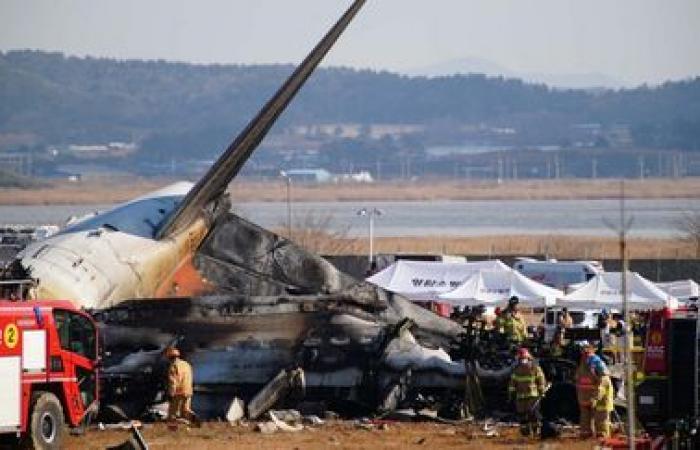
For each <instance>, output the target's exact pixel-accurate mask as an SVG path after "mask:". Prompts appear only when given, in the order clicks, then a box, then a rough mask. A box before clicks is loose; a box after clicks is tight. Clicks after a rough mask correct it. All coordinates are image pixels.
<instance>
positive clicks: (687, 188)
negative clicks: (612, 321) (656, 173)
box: [0, 178, 700, 205]
mask: <svg viewBox="0 0 700 450" xmlns="http://www.w3.org/2000/svg"><path fill="white" fill-rule="evenodd" d="M173 181H174V180H166V179H162V180H143V179H100V180H88V181H82V182H77V183H72V182H67V181H61V182H53V184H52V185H50V186H45V187H40V188H34V189H0V204H3V205H28V204H32V205H41V204H45V205H50V204H79V203H80V204H85V203H94V204H97V203H114V202H121V201H126V200H130V199H132V198H134V197H137V196H139V195H142V194H145V193H147V192H150V191H152V190H155V189H158V188H160V187H163V186H165V185H167V184H169V183H171V182H173ZM230 192H231V194H232V198H233V199H235V201H236V202H248V201H285V199H286V186H285V184H284V183H283V182H282V181H269V182H264V183H259V182H256V183H254V182H248V181H241V180H237V181H235V182H234V183H233V184H232V185H231V188H230ZM619 195H620V182H619V181H618V180H579V179H576V180H537V181H530V180H526V181H508V182H504V183H500V184H498V183H495V182H477V181H475V182H465V181H461V182H456V181H439V180H435V181H423V182H403V183H402V182H387V183H373V184H353V185H346V184H323V185H309V184H303V185H302V184H295V185H293V186H292V197H293V199H294V201H357V200H365V201H371V200H391V201H401V200H426V201H428V200H518V199H519V200H527V199H602V198H618V197H619ZM625 196H626V197H627V198H699V197H700V178H680V179H668V178H659V179H646V180H627V181H625Z"/></svg>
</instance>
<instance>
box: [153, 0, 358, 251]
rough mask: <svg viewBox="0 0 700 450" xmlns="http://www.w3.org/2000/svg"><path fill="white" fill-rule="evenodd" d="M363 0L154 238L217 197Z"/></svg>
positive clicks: (181, 223) (177, 228) (178, 226)
mask: <svg viewBox="0 0 700 450" xmlns="http://www.w3.org/2000/svg"><path fill="white" fill-rule="evenodd" d="M364 3H365V0H355V2H354V3H353V4H352V5H351V6H350V8H348V10H347V11H346V12H345V14H343V16H342V17H341V18H340V19H339V20H338V22H336V24H335V25H334V26H333V28H331V29H330V31H328V33H327V34H326V35H325V36H324V37H323V39H321V41H320V42H319V43H318V44H317V45H316V47H314V49H313V50H312V51H311V53H309V55H308V56H307V57H306V59H304V61H303V62H302V63H301V64H300V65H299V66H298V67H297V68H296V70H295V71H294V72H293V73H292V75H291V76H290V77H289V78H288V79H287V81H286V82H285V83H284V84H283V85H282V87H281V88H280V89H279V90H278V91H277V92H276V93H275V95H274V96H273V97H272V98H271V99H270V100H268V102H267V103H266V104H265V106H263V108H262V109H261V110H260V112H258V114H257V115H256V116H255V118H253V120H251V121H250V123H249V124H248V125H247V126H246V128H245V129H244V130H243V131H242V132H241V133H240V134H239V135H238V136H237V137H236V139H235V140H234V141H233V142H232V143H231V145H229V147H228V148H227V149H226V151H225V152H224V153H223V154H222V155H221V156H220V157H219V159H218V160H217V161H216V162H215V163H214V165H213V166H212V167H211V169H209V171H208V172H207V173H206V174H205V175H204V176H203V177H202V178H201V179H200V180H199V182H197V184H195V186H194V187H193V188H192V190H190V192H189V193H188V194H187V196H185V198H184V199H183V200H182V202H181V203H180V204H179V205H178V207H177V208H176V209H175V210H174V211H173V212H172V213H171V214H170V216H169V217H168V218H166V219H165V220H164V222H163V225H162V226H161V227H160V229H159V230H158V232H157V234H156V238H157V239H161V238H164V237H167V236H169V235H171V234H174V233H177V232H178V231H180V230H182V229H183V228H184V227H185V226H187V225H188V224H190V223H191V222H192V221H193V220H194V219H195V218H196V217H198V216H199V214H200V213H201V211H202V209H203V208H204V207H205V206H206V205H207V204H209V203H210V202H211V201H213V200H215V199H216V198H218V197H219V196H220V195H221V194H223V192H224V191H225V190H226V187H227V186H228V184H229V183H230V182H231V180H232V179H233V178H234V177H235V176H236V174H237V173H238V172H239V171H240V170H241V167H243V164H245V162H246V161H247V160H248V158H249V157H250V155H251V154H252V153H253V151H254V150H255V149H256V148H257V146H258V145H259V144H260V141H262V139H263V138H264V137H265V135H266V134H267V132H268V131H269V130H270V128H271V127H272V125H273V124H274V123H275V121H276V120H277V118H278V117H279V115H280V114H281V113H282V111H284V110H285V108H286V107H287V105H288V104H289V102H290V101H291V100H292V99H293V98H294V96H295V95H296V93H297V92H298V91H299V89H300V88H301V87H302V86H303V85H304V83H305V82H306V80H307V79H308V78H309V76H310V75H311V74H312V73H313V71H314V69H316V67H317V66H318V64H319V63H320V62H321V60H322V59H323V57H324V56H325V55H326V53H328V51H329V50H330V48H331V47H332V46H333V44H334V43H335V41H336V40H337V39H338V37H339V36H340V35H341V33H342V32H343V31H344V30H345V28H346V27H347V25H348V24H349V23H350V21H351V20H352V19H353V17H354V16H355V14H357V12H358V11H359V10H360V8H361V7H362V6H363V5H364Z"/></svg>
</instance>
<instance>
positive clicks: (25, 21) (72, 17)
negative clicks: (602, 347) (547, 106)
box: [0, 0, 700, 83]
mask: <svg viewBox="0 0 700 450" xmlns="http://www.w3.org/2000/svg"><path fill="white" fill-rule="evenodd" d="M349 4H350V1H349V0H197V1H194V0H191V1H188V0H150V1H149V0H114V1H102V0H0V49H2V50H9V49H19V48H31V49H44V50H57V51H63V52H66V53H69V54H74V55H94V56H109V57H117V58H147V59H167V60H178V61H190V62H201V63H209V62H218V63H270V62H293V63H297V62H299V60H300V59H301V58H302V57H303V56H304V55H305V54H306V52H307V51H308V50H309V49H310V48H311V46H312V45H313V44H314V43H315V41H316V40H317V39H318V38H319V37H320V36H321V35H322V34H323V33H324V32H325V31H326V29H327V28H328V26H329V25H330V24H331V23H333V22H334V21H335V20H336V19H337V17H338V16H339V15H340V14H341V13H342V11H343V10H344V9H345V8H346V7H347V6H348V5H349ZM465 57H478V58H485V59H488V60H490V61H493V62H495V63H498V64H500V65H503V66H505V67H507V68H509V69H512V70H515V71H518V72H543V73H552V74H566V73H589V72H600V73H604V74H607V75H610V76H613V77H617V78H620V79H623V80H626V81H628V82H633V83H641V82H652V83H656V82H659V81H661V80H665V79H669V78H670V79H678V78H686V77H689V76H695V75H700V0H577V1H574V0H368V2H367V5H365V8H364V9H363V10H362V11H361V12H360V14H359V16H358V17H357V20H356V21H355V22H354V23H353V24H351V25H350V27H349V29H348V30H347V32H346V33H345V34H344V35H343V37H342V38H341V40H340V42H339V43H338V45H337V46H336V47H335V48H334V49H333V50H332V51H331V53H330V54H329V57H328V59H327V60H326V65H349V66H354V67H370V68H378V69H390V70H407V69H414V68H419V67H423V66H427V65H430V64H433V63H438V62H443V61H445V60H452V59H459V58H465Z"/></svg>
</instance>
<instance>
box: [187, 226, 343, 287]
mask: <svg viewBox="0 0 700 450" xmlns="http://www.w3.org/2000/svg"><path fill="white" fill-rule="evenodd" d="M212 260H214V261H216V262H217V263H218V264H212ZM195 264H196V265H197V267H198V268H199V269H200V271H201V272H202V275H204V276H205V277H206V278H207V279H210V280H211V279H214V278H216V279H219V280H222V281H223V282H224V283H225V284H224V286H222V287H223V288H225V289H226V288H227V286H240V287H241V288H243V289H244V290H243V291H242V292H241V293H249V294H251V295H269V294H270V291H269V290H268V289H269V286H266V285H265V284H264V283H260V284H258V287H260V288H261V289H262V291H261V292H256V291H254V290H253V291H251V288H255V287H256V283H251V280H250V278H251V277H258V278H260V279H266V280H270V281H272V280H274V284H277V285H280V284H281V285H285V286H288V287H292V288H294V289H295V290H296V291H297V293H305V294H315V293H331V292H338V291H339V290H341V289H343V288H345V287H348V286H350V285H351V284H352V283H353V282H355V280H354V279H353V278H351V277H349V276H348V275H345V274H343V273H341V272H340V271H338V270H337V269H336V268H335V267H333V265H332V264H330V263H329V262H328V261H326V260H325V259H323V258H321V257H320V256H317V255H314V254H312V253H309V252H307V251H305V250H304V249H302V248H301V247H299V246H297V245H296V244H294V243H293V242H291V241H288V240H287V239H284V238H282V237H280V236H278V235H276V234H274V233H272V232H270V231H268V230H265V229H264V228H261V227H259V226H257V225H255V224H253V223H251V222H249V221H247V220H245V219H243V218H241V217H238V216H236V215H235V214H230V213H229V214H224V215H222V217H220V218H219V219H218V220H217V222H216V224H215V225H214V227H212V230H211V231H210V233H209V235H208V236H207V237H206V238H205V240H204V242H203V243H202V246H201V247H200V249H199V251H198V252H197V256H196V258H195ZM225 266H229V267H230V268H231V272H232V273H231V274H229V275H227V276H224V275H223V274H222V272H221V270H220V269H222V268H223V267H225ZM208 270H212V271H213V273H212V274H211V275H210V274H209V273H208ZM236 277H240V278H241V279H240V282H237V281H236Z"/></svg>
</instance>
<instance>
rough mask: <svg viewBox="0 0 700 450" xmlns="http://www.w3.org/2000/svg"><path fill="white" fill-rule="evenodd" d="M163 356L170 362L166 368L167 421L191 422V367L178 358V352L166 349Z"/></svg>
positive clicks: (192, 414)
mask: <svg viewBox="0 0 700 450" xmlns="http://www.w3.org/2000/svg"><path fill="white" fill-rule="evenodd" d="M165 356H166V357H167V358H168V359H169V360H170V367H168V396H169V397H170V406H169V408H168V420H175V419H178V418H183V419H187V420H193V419H194V418H195V417H194V413H193V412H192V393H193V389H192V366H190V364H189V363H188V362H187V361H185V360H184V359H181V358H180V351H179V350H178V349H176V348H175V347H168V348H167V349H166V351H165Z"/></svg>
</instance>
